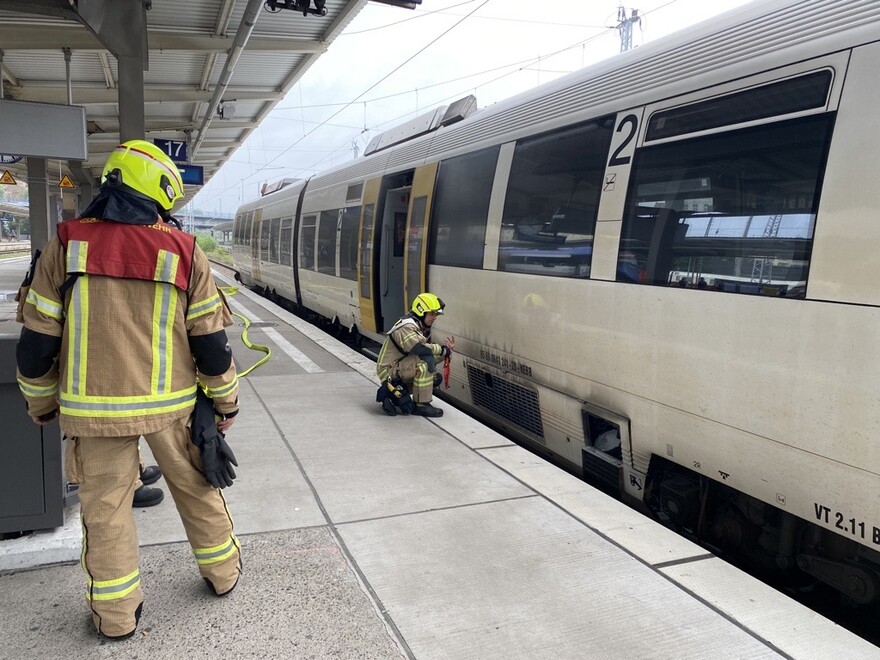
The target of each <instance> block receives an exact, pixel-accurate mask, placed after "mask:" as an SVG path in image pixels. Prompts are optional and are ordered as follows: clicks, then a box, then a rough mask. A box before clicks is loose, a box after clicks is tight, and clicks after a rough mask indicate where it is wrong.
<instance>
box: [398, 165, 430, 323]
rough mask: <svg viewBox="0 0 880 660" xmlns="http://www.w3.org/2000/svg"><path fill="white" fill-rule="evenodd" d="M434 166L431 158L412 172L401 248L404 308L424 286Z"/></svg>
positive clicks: (426, 274) (426, 270) (426, 278)
mask: <svg viewBox="0 0 880 660" xmlns="http://www.w3.org/2000/svg"><path fill="white" fill-rule="evenodd" d="M437 166H438V163H437V162H434V163H428V164H426V165H423V166H422V167H418V168H416V171H415V176H413V182H412V190H411V194H410V198H409V212H408V218H407V226H406V250H405V252H404V262H405V263H404V272H405V276H404V282H403V307H404V309H407V310H408V309H409V306H410V303H412V301H413V299H415V297H416V296H417V295H419V294H420V293H421V292H422V291H425V290H426V289H427V287H428V269H427V260H428V225H429V222H430V219H431V218H430V214H431V198H432V197H433V195H434V182H435V181H436V179H437Z"/></svg>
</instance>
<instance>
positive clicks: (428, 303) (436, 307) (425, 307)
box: [412, 293, 446, 318]
mask: <svg viewBox="0 0 880 660" xmlns="http://www.w3.org/2000/svg"><path fill="white" fill-rule="evenodd" d="M444 307H446V305H445V304H444V303H443V301H442V300H440V298H438V297H437V296H435V295H434V294H433V293H420V294H419V295H417V296H416V299H415V300H413V304H412V313H413V314H415V315H416V316H418V317H419V318H422V317H423V316H424V315H425V314H427V313H428V312H434V313H435V314H442V313H443V308H444Z"/></svg>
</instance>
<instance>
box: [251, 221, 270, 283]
mask: <svg viewBox="0 0 880 660" xmlns="http://www.w3.org/2000/svg"><path fill="white" fill-rule="evenodd" d="M253 214H254V221H253V224H252V225H251V226H252V229H251V263H252V264H253V278H254V282H261V281H262V279H263V275H262V272H261V270H260V240H261V236H262V232H263V209H257V210H255V211H254V212H253ZM267 230H268V228H267Z"/></svg>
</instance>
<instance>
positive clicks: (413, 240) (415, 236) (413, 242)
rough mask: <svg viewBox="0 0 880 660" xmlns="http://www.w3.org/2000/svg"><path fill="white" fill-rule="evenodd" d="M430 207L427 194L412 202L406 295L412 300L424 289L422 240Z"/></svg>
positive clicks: (406, 298)
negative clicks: (426, 214)
mask: <svg viewBox="0 0 880 660" xmlns="http://www.w3.org/2000/svg"><path fill="white" fill-rule="evenodd" d="M427 208H428V198H427V197H426V196H422V197H416V198H415V199H414V200H413V204H412V219H411V220H410V223H409V241H408V243H407V249H408V250H409V255H408V256H407V260H406V288H407V291H406V294H407V295H406V296H405V300H412V299H413V298H415V297H416V296H417V295H418V294H419V291H421V289H422V241H423V239H424V237H425V211H426V209H427Z"/></svg>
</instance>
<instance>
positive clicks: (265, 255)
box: [260, 220, 272, 261]
mask: <svg viewBox="0 0 880 660" xmlns="http://www.w3.org/2000/svg"><path fill="white" fill-rule="evenodd" d="M260 225H261V228H260V261H269V229H270V228H271V225H272V223H271V222H270V221H268V220H264V221H263V222H262V223H260Z"/></svg>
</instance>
